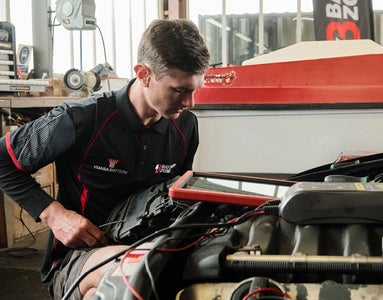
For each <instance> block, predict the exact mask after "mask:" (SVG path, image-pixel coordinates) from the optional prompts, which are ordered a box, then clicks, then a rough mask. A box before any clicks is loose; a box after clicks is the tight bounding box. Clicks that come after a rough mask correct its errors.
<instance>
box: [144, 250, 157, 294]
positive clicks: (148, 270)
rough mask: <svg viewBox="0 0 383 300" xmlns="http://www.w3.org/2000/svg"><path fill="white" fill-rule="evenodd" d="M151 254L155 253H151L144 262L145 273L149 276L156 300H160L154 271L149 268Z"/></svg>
mask: <svg viewBox="0 0 383 300" xmlns="http://www.w3.org/2000/svg"><path fill="white" fill-rule="evenodd" d="M151 253H153V251H149V253H148V254H147V255H146V256H145V260H144V263H145V271H146V273H147V274H148V276H149V280H150V284H151V286H152V291H153V295H154V298H155V299H156V300H160V297H159V296H158V292H157V287H156V283H155V280H154V277H153V274H152V271H151V270H150V268H149V256H150V254H151Z"/></svg>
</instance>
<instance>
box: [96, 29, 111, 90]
mask: <svg viewBox="0 0 383 300" xmlns="http://www.w3.org/2000/svg"><path fill="white" fill-rule="evenodd" d="M96 27H97V29H98V31H99V33H100V36H101V41H102V47H103V49H104V60H105V66H104V69H105V68H108V60H107V57H106V48H105V42H104V36H103V35H102V32H101V29H100V27H99V26H98V25H97V24H96ZM106 80H107V82H108V91H109V92H110V81H109V68H108V70H106Z"/></svg>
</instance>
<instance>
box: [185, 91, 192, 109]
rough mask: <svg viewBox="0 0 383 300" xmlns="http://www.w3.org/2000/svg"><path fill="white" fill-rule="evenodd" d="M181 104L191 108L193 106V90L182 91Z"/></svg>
mask: <svg viewBox="0 0 383 300" xmlns="http://www.w3.org/2000/svg"><path fill="white" fill-rule="evenodd" d="M182 105H183V106H185V107H188V108H192V107H193V106H194V91H190V92H186V93H184V95H183V98H182Z"/></svg>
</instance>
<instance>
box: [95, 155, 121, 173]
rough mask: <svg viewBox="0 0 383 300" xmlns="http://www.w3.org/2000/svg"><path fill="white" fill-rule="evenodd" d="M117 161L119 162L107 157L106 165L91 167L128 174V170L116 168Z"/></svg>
mask: <svg viewBox="0 0 383 300" xmlns="http://www.w3.org/2000/svg"><path fill="white" fill-rule="evenodd" d="M119 162H120V160H119V159H115V158H108V166H107V167H104V166H97V165H94V166H93V168H94V169H95V170H99V171H104V172H109V173H119V174H124V175H126V174H128V171H126V170H121V169H117V168H116V165H117V164H118V163H119Z"/></svg>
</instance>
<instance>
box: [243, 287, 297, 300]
mask: <svg viewBox="0 0 383 300" xmlns="http://www.w3.org/2000/svg"><path fill="white" fill-rule="evenodd" d="M263 292H273V293H276V294H279V295H280V296H282V297H280V299H285V298H287V299H291V297H290V295H289V294H287V293H284V292H282V291H280V290H279V289H276V288H271V287H263V288H259V289H256V290H254V291H251V292H250V293H248V294H247V295H245V297H243V299H242V300H249V299H250V297H252V296H254V295H255V294H259V293H263ZM265 297H267V296H265Z"/></svg>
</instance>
